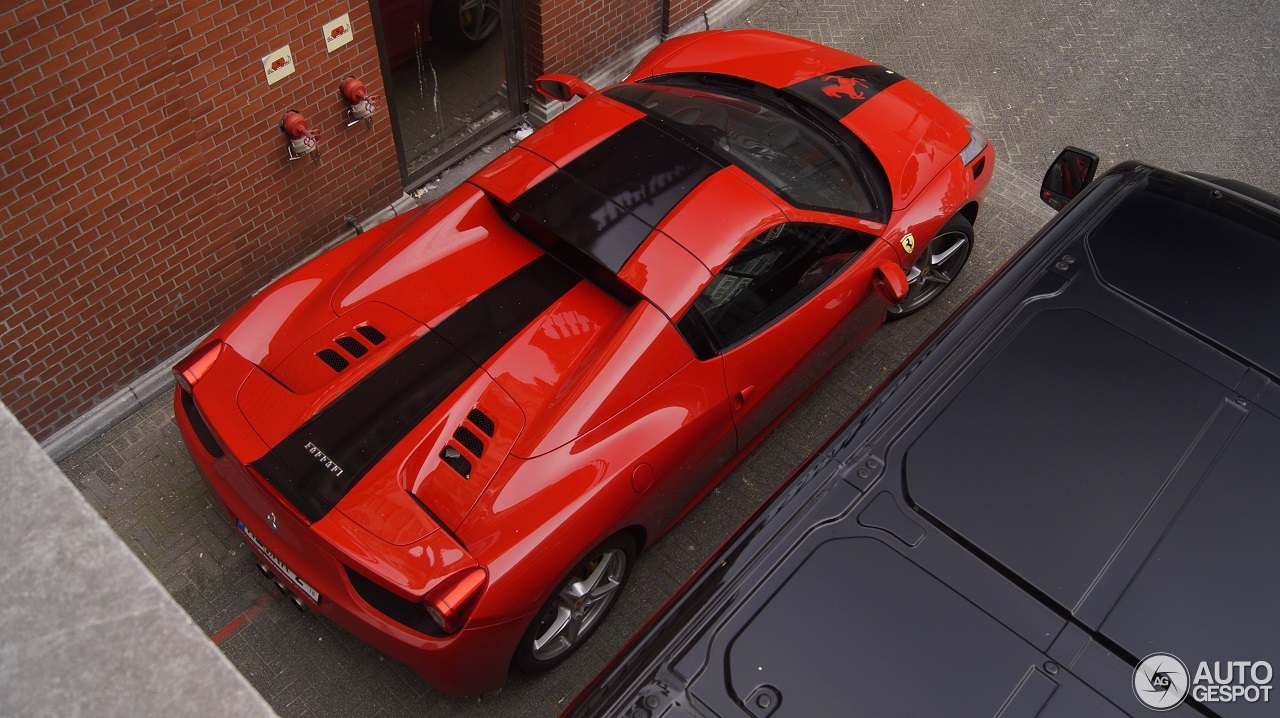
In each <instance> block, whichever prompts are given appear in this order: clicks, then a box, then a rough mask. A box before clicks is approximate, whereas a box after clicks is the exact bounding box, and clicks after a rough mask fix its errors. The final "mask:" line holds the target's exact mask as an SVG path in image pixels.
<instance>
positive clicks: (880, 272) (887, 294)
mask: <svg viewBox="0 0 1280 718" xmlns="http://www.w3.org/2000/svg"><path fill="white" fill-rule="evenodd" d="M871 286H873V287H875V288H876V291H877V292H879V293H880V296H882V297H884V298H885V300H886V301H888V302H889V304H890V305H895V304H902V300H904V299H906V298H907V292H909V291H911V285H910V284H908V283H907V273H906V272H904V271H902V267H899V266H898V265H896V264H894V263H893V262H882V263H880V264H878V265H876V268H875V269H874V270H872V272H871Z"/></svg>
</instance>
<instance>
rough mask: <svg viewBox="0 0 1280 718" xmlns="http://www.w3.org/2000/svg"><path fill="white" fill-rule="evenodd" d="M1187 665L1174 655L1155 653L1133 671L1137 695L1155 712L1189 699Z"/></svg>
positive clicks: (1170, 707)
mask: <svg viewBox="0 0 1280 718" xmlns="http://www.w3.org/2000/svg"><path fill="white" fill-rule="evenodd" d="M1189 684H1190V676H1188V675H1187V666H1186V665H1185V664H1184V663H1183V662H1182V661H1181V660H1179V659H1178V657H1177V656H1175V655H1173V654H1171V653H1152V654H1151V655H1149V656H1147V657H1146V658H1144V659H1142V660H1141V661H1140V662H1139V663H1138V666H1137V668H1134V669H1133V694H1134V695H1136V696H1137V697H1138V700H1139V701H1142V704H1143V705H1145V706H1146V707H1148V708H1150V709H1151V710H1156V711H1167V710H1170V709H1172V708H1176V707H1177V706H1179V705H1181V704H1182V701H1184V700H1186V697H1187V689H1188V688H1189V687H1190V686H1189Z"/></svg>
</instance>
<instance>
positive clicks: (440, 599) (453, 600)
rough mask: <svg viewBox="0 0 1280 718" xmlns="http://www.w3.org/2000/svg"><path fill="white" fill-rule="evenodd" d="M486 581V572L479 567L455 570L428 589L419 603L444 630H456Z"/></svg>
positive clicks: (463, 621) (464, 620)
mask: <svg viewBox="0 0 1280 718" xmlns="http://www.w3.org/2000/svg"><path fill="white" fill-rule="evenodd" d="M486 581H488V575H487V574H486V573H485V570H484V569H482V568H480V567H479V566H473V567H472V568H469V569H466V570H464V571H459V572H458V573H455V574H454V575H452V576H450V577H449V578H446V579H445V580H444V581H443V582H442V583H441V584H440V585H439V586H436V587H435V588H434V589H432V590H431V592H430V593H428V594H427V595H426V597H424V598H423V599H422V605H423V606H424V607H425V608H426V609H427V615H429V616H431V620H433V621H435V622H436V623H437V624H439V625H440V628H442V629H444V632H445V633H457V632H458V629H460V628H462V624H464V623H466V621H467V616H468V615H470V614H471V609H473V608H475V606H476V601H478V600H479V599H480V594H481V592H483V591H484V585H485V582H486Z"/></svg>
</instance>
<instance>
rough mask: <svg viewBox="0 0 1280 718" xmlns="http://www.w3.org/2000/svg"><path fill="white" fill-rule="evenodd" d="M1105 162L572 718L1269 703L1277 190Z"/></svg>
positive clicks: (1055, 173)
mask: <svg viewBox="0 0 1280 718" xmlns="http://www.w3.org/2000/svg"><path fill="white" fill-rule="evenodd" d="M1096 164H1097V158H1096V157H1093V156H1091V155H1089V154H1088V153H1085V152H1082V151H1079V150H1074V149H1072V148H1068V150H1066V151H1064V153H1063V155H1061V156H1060V157H1059V158H1058V160H1057V161H1056V162H1055V163H1054V165H1053V166H1052V167H1051V168H1050V170H1049V172H1048V173H1047V175H1046V180H1045V183H1044V186H1043V187H1042V193H1043V194H1042V196H1043V198H1044V199H1045V200H1046V201H1047V202H1049V203H1050V204H1051V205H1053V206H1055V207H1056V208H1061V207H1062V206H1063V205H1064V204H1066V203H1067V202H1068V201H1069V200H1071V202H1070V205H1069V206H1067V208H1066V209H1065V210H1064V211H1062V212H1061V213H1059V214H1058V216H1057V217H1056V218H1055V219H1054V220H1053V221H1051V222H1050V223H1049V224H1048V225H1046V226H1045V227H1044V229H1042V230H1041V231H1040V233H1039V234H1038V235H1037V236H1036V237H1035V238H1034V240H1033V241H1032V242H1031V243H1029V244H1028V245H1027V246H1026V247H1025V248H1024V249H1023V250H1022V251H1021V253H1020V254H1018V255H1017V256H1016V257H1015V258H1014V259H1013V260H1011V261H1010V262H1009V263H1008V264H1007V265H1006V266H1005V268H1004V269H1003V270H1001V271H1000V272H999V273H998V274H997V275H996V276H995V277H994V278H992V279H991V280H990V281H989V282H988V283H987V285H986V286H985V287H984V288H983V289H982V290H981V291H980V292H979V293H978V294H977V295H975V296H974V297H973V298H972V299H971V300H970V301H969V302H968V303H967V304H966V306H965V307H964V308H963V309H962V310H961V311H960V312H958V313H957V314H956V315H955V316H953V317H952V319H951V320H949V321H948V322H947V323H946V324H945V325H944V326H943V327H942V328H941V329H939V330H938V332H937V333H936V334H935V335H934V336H933V337H932V339H930V340H929V341H928V342H927V343H926V344H925V345H924V346H922V347H921V348H920V349H919V350H918V351H917V353H916V354H915V355H914V356H913V357H912V358H911V359H909V360H908V362H907V363H906V364H904V365H903V366H902V367H901V368H900V369H899V370H898V372H897V373H896V374H895V375H894V376H893V377H891V378H890V379H889V380H888V381H887V382H886V383H885V384H884V385H883V386H882V387H881V388H880V389H879V390H878V391H877V392H876V393H875V394H874V395H873V396H872V397H871V398H870V399H869V400H868V401H867V402H866V403H865V404H864V405H863V406H862V407H861V408H860V409H859V411H858V412H857V413H856V414H855V415H854V416H853V417H851V418H850V420H849V421H848V423H847V424H846V425H845V426H844V427H843V428H842V429H841V430H840V432H839V433H838V434H837V435H836V436H835V437H834V438H833V439H832V440H831V441H830V442H829V443H828V444H827V445H826V447H825V448H823V449H822V450H821V451H820V452H819V453H818V454H817V455H815V456H814V457H813V458H812V459H811V460H810V461H809V462H808V464H806V465H805V466H804V467H803V468H801V469H800V470H799V471H798V472H797V473H796V474H795V475H794V476H793V477H792V478H791V479H790V480H789V481H788V482H787V483H786V484H784V485H783V486H782V487H781V488H780V489H779V491H778V492H777V493H776V494H775V495H774V496H773V498H772V499H770V501H769V502H767V503H766V504H765V505H764V506H763V507H761V509H760V510H759V511H758V512H757V513H756V514H755V515H754V516H753V517H752V518H751V519H750V520H749V521H748V522H747V523H746V524H745V525H743V527H742V528H741V529H739V531H738V532H737V533H736V534H735V535H734V536H733V537H732V538H731V539H730V540H729V541H728V542H727V543H726V544H725V545H724V546H723V547H721V549H720V550H719V552H718V553H717V554H716V555H715V556H714V557H713V558H712V559H711V560H710V561H709V562H708V563H707V564H706V565H705V566H704V567H703V568H702V570H701V571H699V573H698V574H697V575H696V576H695V577H694V578H693V579H691V580H690V582H689V583H688V584H687V585H686V586H685V587H684V588H683V589H682V590H681V592H680V593H679V594H677V595H676V596H675V597H674V598H673V599H672V600H671V601H670V602H669V603H668V604H667V606H666V607H665V608H664V609H663V610H662V611H661V612H660V613H659V614H658V615H657V616H655V617H654V618H653V619H652V620H651V622H650V624H649V626H648V627H647V629H646V630H645V631H643V632H642V633H641V634H640V635H639V636H637V637H636V638H635V639H634V640H633V641H632V643H631V645H630V646H628V648H627V649H626V650H624V652H623V653H622V654H620V655H619V656H618V657H616V658H615V659H614V661H613V662H612V664H611V665H610V666H609V667H608V668H606V670H605V672H604V673H602V674H601V675H600V676H598V677H597V678H596V679H595V681H594V683H593V684H592V685H591V686H589V687H588V689H587V690H586V691H584V692H583V694H582V695H580V696H579V697H578V699H577V700H576V701H575V703H574V704H573V705H572V706H571V707H570V708H569V709H568V710H567V711H566V715H568V716H575V717H578V716H609V717H610V718H613V717H615V716H631V717H634V718H658V717H659V716H661V717H663V718H687V717H689V716H715V717H717V718H739V717H743V718H749V717H754V718H766V717H768V716H800V717H803V718H813V717H818V716H894V717H896V716H910V717H914V716H1001V717H1003V718H1011V717H1020V716H1042V717H1049V716H1090V717H1094V716H1124V715H1128V716H1146V715H1152V714H1153V712H1155V711H1168V712H1169V714H1170V715H1182V716H1193V715H1220V716H1252V715H1280V695H1277V694H1273V691H1272V690H1271V689H1272V687H1273V686H1275V685H1277V684H1280V677H1277V676H1273V674H1272V667H1273V666H1280V200H1277V198H1276V197H1275V196H1274V195H1270V194H1268V193H1266V192H1263V191H1261V190H1258V189H1257V188H1254V187H1251V186H1248V185H1244V184H1241V183H1237V182H1233V181H1230V180H1220V179H1217V178H1211V177H1204V176H1190V175H1186V174H1179V173H1174V172H1169V171H1165V170H1161V169H1157V168H1155V167H1150V166H1147V165H1143V164H1139V163H1135V162H1129V163H1125V164H1121V165H1119V166H1117V167H1115V168H1114V169H1112V170H1111V171H1110V172H1108V173H1106V174H1105V175H1103V176H1102V177H1100V178H1098V179H1097V180H1096V181H1091V180H1092V175H1093V171H1094V168H1095V167H1096ZM1077 194H1078V195H1079V196H1075V195H1077ZM1073 197H1074V200H1072V198H1073Z"/></svg>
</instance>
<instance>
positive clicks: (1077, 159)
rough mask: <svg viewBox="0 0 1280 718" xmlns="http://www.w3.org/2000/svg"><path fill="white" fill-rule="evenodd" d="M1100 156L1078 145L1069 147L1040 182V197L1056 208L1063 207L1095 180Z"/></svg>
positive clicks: (1060, 154) (1059, 155) (1050, 166)
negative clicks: (1094, 175)
mask: <svg viewBox="0 0 1280 718" xmlns="http://www.w3.org/2000/svg"><path fill="white" fill-rule="evenodd" d="M1097 170H1098V156H1097V155H1095V154H1093V153H1092V152H1087V151H1085V150H1082V149H1079V148H1077V147H1067V148H1065V149H1063V150H1062V152H1061V153H1059V154H1058V158H1057V159H1055V160H1054V161H1053V164H1051V165H1049V171H1048V172H1045V173H1044V181H1043V182H1041V183H1040V199H1042V200H1044V203H1045V204H1047V205H1049V206H1050V207H1053V208H1054V209H1055V210H1059V209H1062V208H1063V207H1066V206H1067V203H1068V202H1070V201H1071V200H1073V199H1075V196H1076V195H1078V194H1080V192H1081V191H1083V190H1084V188H1085V187H1087V186H1088V185H1089V183H1090V182H1092V181H1093V173H1094V172H1096V171H1097Z"/></svg>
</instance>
